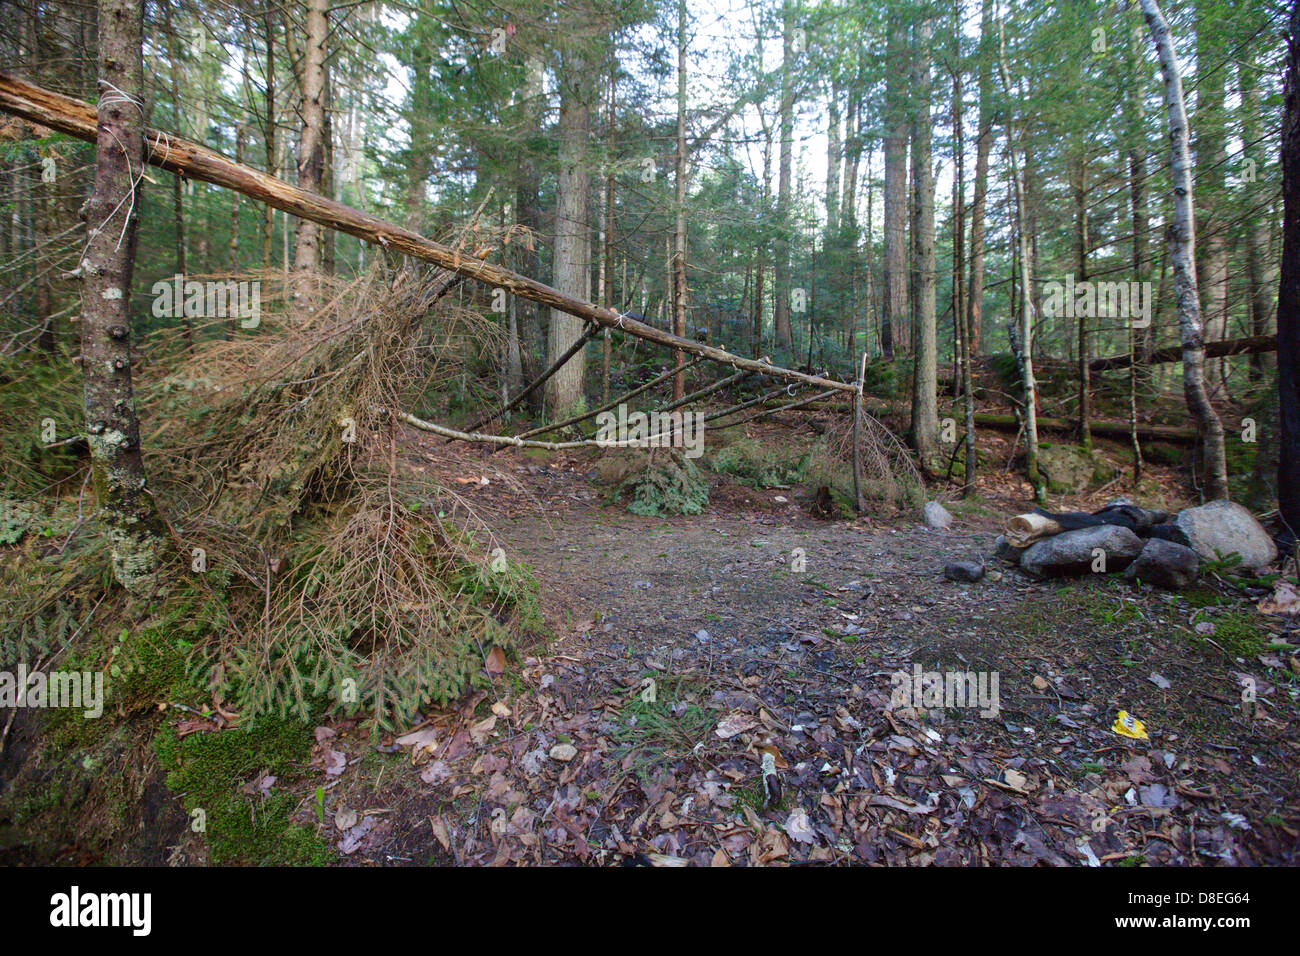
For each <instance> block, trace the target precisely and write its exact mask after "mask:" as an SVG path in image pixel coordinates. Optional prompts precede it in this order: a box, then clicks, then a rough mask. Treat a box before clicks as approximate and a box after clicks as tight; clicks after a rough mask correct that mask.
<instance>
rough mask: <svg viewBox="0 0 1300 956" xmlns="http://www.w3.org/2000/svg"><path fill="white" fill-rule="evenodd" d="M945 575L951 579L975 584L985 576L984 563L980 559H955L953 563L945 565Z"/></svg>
mask: <svg viewBox="0 0 1300 956" xmlns="http://www.w3.org/2000/svg"><path fill="white" fill-rule="evenodd" d="M943 576H944V577H945V578H947V579H948V580H949V581H960V582H962V583H965V584H974V583H975V582H976V581H978V580H979V579H980V578H982V577H984V565H982V564H980V562H978V561H954V562H953V563H952V564H947V565H944V568H943Z"/></svg>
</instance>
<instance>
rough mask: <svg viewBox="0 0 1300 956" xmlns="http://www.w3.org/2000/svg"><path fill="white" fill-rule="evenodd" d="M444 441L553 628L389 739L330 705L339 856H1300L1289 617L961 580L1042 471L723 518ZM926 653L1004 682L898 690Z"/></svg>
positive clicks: (360, 859) (894, 859)
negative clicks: (824, 510) (966, 501)
mask: <svg viewBox="0 0 1300 956" xmlns="http://www.w3.org/2000/svg"><path fill="white" fill-rule="evenodd" d="M777 433H778V437H777V438H775V439H774V440H778V441H784V440H785V438H784V437H781V436H780V434H779V429H778V430H777ZM447 449H448V446H446V445H445V444H444V443H442V442H441V441H438V440H435V439H432V438H430V437H429V436H423V435H416V434H414V433H412V434H411V435H410V436H409V443H408V445H407V448H406V453H405V455H404V458H405V460H406V462H407V465H408V466H409V467H411V468H412V469H414V471H415V472H416V473H419V474H428V475H429V477H431V478H437V479H439V480H441V481H443V482H446V483H449V484H450V486H451V487H453V488H458V489H459V490H460V494H461V495H462V496H463V497H464V498H465V500H466V501H467V502H469V503H470V504H471V505H472V506H473V507H474V509H475V511H476V512H477V513H478V514H479V516H480V517H482V518H483V519H484V520H486V521H487V522H488V524H489V525H491V526H492V527H493V529H494V530H495V532H496V533H497V535H498V537H499V538H500V543H501V545H502V547H504V548H505V549H506V551H507V554H508V555H509V557H510V558H511V559H514V560H518V559H520V558H522V559H523V560H525V561H527V562H528V564H529V565H530V567H531V568H532V570H533V572H534V574H535V575H536V577H537V579H538V580H539V582H540V584H541V586H542V596H543V600H544V603H545V607H546V609H547V612H548V617H549V623H550V626H551V629H552V637H551V639H550V640H548V641H546V642H544V643H541V644H538V645H536V646H534V647H532V648H526V649H524V650H523V651H522V652H521V653H520V655H519V660H518V662H517V663H511V664H507V665H505V666H504V667H498V666H491V665H490V666H491V670H492V672H493V683H492V687H491V689H490V691H484V692H480V693H477V694H475V695H474V696H473V697H472V698H471V699H469V700H468V701H466V702H465V704H464V705H463V706H462V707H461V708H460V709H459V710H458V711H456V712H450V713H441V714H436V715H432V716H431V717H430V719H429V720H428V721H426V722H425V723H424V724H422V725H420V726H418V727H415V728H411V733H410V734H407V735H405V736H404V737H402V738H401V739H399V740H396V741H388V742H386V744H385V745H381V746H380V747H379V748H378V752H376V748H374V747H373V746H372V745H371V743H370V741H369V738H368V736H367V735H366V734H365V733H364V732H363V731H362V730H361V729H360V728H358V727H357V726H355V725H354V724H352V723H351V722H348V721H343V722H336V723H330V724H329V725H327V726H323V727H321V728H318V729H317V732H316V737H317V741H318V743H317V748H316V749H317V762H318V763H319V764H320V765H321V766H322V767H325V766H331V767H332V768H333V771H332V773H330V774H329V775H328V776H327V775H325V773H324V771H322V772H321V775H320V776H321V781H320V782H321V783H322V784H323V785H324V787H325V791H324V792H325V800H324V805H323V807H321V808H316V809H315V811H314V812H313V808H311V807H309V806H307V805H306V804H307V803H308V801H307V800H306V799H305V800H304V808H303V809H302V810H300V814H299V818H300V819H301V820H302V821H303V822H309V821H310V822H312V823H317V821H318V820H320V819H323V820H324V823H323V824H320V823H318V824H317V825H319V826H321V829H322V831H323V832H325V833H326V834H327V838H328V839H329V840H331V841H332V842H334V843H335V844H336V846H337V847H338V850H339V853H340V856H339V859H340V861H341V862H342V863H344V864H345V865H393V864H403V863H406V864H426V863H450V862H457V863H462V864H498V865H500V864H538V863H540V864H566V863H587V864H606V865H608V864H620V863H621V864H652V865H688V864H703V865H708V864H713V865H754V864H773V863H778V864H779V863H792V864H793V863H814V862H816V863H878V864H884V863H888V864H939V865H969V864H985V863H1015V864H1034V863H1050V864H1075V865H1092V866H1096V865H1141V864H1150V865H1162V864H1184V865H1213V864H1245V863H1274V864H1277V863H1291V864H1294V863H1296V862H1297V849H1296V848H1297V844H1298V843H1300V759H1298V758H1300V753H1298V752H1297V751H1298V750H1300V743H1298V741H1297V734H1296V728H1297V726H1298V723H1297V717H1298V716H1300V715H1298V712H1297V703H1296V699H1295V695H1294V693H1293V692H1292V689H1293V688H1294V686H1295V680H1296V675H1295V674H1294V673H1292V672H1290V668H1291V667H1294V664H1293V663H1291V661H1290V660H1289V657H1290V656H1291V655H1294V653H1295V650H1296V646H1295V645H1296V638H1295V636H1294V635H1291V634H1290V632H1287V631H1283V630H1282V628H1281V625H1279V624H1277V623H1275V622H1273V621H1272V619H1269V618H1266V617H1264V616H1263V615H1261V614H1260V613H1259V612H1258V611H1257V610H1256V609H1255V608H1254V606H1253V604H1251V603H1250V602H1249V601H1245V600H1242V599H1240V598H1232V597H1230V596H1225V593H1224V592H1223V591H1216V590H1211V589H1208V588H1207V589H1203V590H1200V591H1196V592H1191V593H1187V594H1177V595H1176V594H1170V593H1166V592H1159V591H1154V590H1152V589H1149V588H1142V587H1133V586H1130V585H1128V584H1125V583H1124V582H1123V581H1122V580H1120V579H1118V578H1117V577H1114V576H1109V577H1108V576H1104V575H1090V576H1088V579H1087V580H1071V581H1061V580H1057V581H1049V582H1036V581H1031V580H1030V579H1028V578H1026V577H1024V576H1022V575H1021V574H1020V573H1019V572H1017V571H1013V570H1012V569H1010V568H1003V567H998V566H997V565H996V564H994V563H990V565H989V567H990V570H991V571H995V573H993V574H990V575H989V576H988V577H986V578H985V579H984V580H983V581H981V582H980V583H978V584H956V583H952V582H949V581H946V580H944V578H943V576H942V574H941V570H942V568H943V566H944V564H946V563H948V562H950V561H953V560H958V559H972V558H975V559H977V558H981V557H986V556H987V555H989V554H990V553H991V551H992V541H993V537H994V535H995V534H996V533H997V530H998V528H999V527H1000V524H1001V522H1002V520H1003V518H1004V516H1005V515H1006V514H1008V513H1014V512H1015V511H1020V510H1025V509H1026V508H1027V507H1028V504H1029V503H1028V498H1027V494H1026V493H1027V490H1028V489H1027V487H1025V486H1023V485H1021V484H1020V483H1019V482H1017V481H1014V480H1008V481H1000V482H999V481H997V480H991V481H990V483H989V485H988V487H987V488H982V492H984V493H983V494H982V496H981V498H980V499H977V502H978V503H977V504H972V505H968V506H963V504H962V502H961V501H960V500H958V501H956V502H955V503H950V505H949V507H950V510H952V511H953V512H954V513H955V514H956V516H957V520H956V522H955V524H954V528H953V529H952V530H950V531H947V532H943V531H935V530H931V529H928V528H926V527H925V526H923V525H921V524H920V523H919V522H918V521H917V520H916V519H915V518H914V517H904V518H896V517H885V516H881V517H880V518H879V519H875V518H871V517H863V518H859V519H857V520H855V521H834V522H831V521H821V520H816V519H813V518H811V517H809V516H808V512H807V510H806V508H804V507H802V506H801V505H800V504H799V503H798V501H797V500H796V493H795V491H794V490H790V489H779V488H778V489H765V490H754V489H750V488H747V487H742V486H738V485H734V484H730V483H727V482H725V481H722V480H721V479H717V481H718V484H717V485H716V486H715V487H714V488H713V491H712V493H711V496H710V501H709V505H708V507H707V508H706V510H705V513H704V515H702V516H698V517H677V518H642V517H637V516H635V515H631V514H629V513H627V512H626V510H624V508H623V506H622V505H620V504H618V503H617V502H611V501H608V500H607V497H606V495H607V488H605V487H603V486H601V485H600V484H598V482H597V481H596V478H595V473H594V471H593V469H594V465H593V464H592V460H591V459H590V458H589V457H587V456H585V455H568V456H563V455H560V456H556V455H538V454H536V453H528V454H527V455H525V454H524V453H521V452H519V451H516V450H510V451H507V452H504V453H500V454H498V455H494V456H490V457H489V456H486V455H485V454H482V453H480V452H477V451H474V452H463V451H462V452H457V453H455V456H454V457H451V458H448V451H447ZM480 476H481V477H484V478H487V479H488V483H487V484H481V483H476V480H477V479H478V478H479V477H480ZM1103 491H1104V490H1103ZM1118 492H1119V489H1111V490H1110V491H1109V493H1107V494H1105V495H1104V497H1110V496H1112V495H1113V494H1117V493H1118ZM1100 493H1101V492H1099V494H1100ZM1098 503H1099V502H1098V501H1089V500H1088V499H1085V498H1078V499H1072V500H1071V501H1070V502H1058V503H1057V504H1068V506H1070V507H1077V508H1083V507H1089V506H1095V505H1096V504H1098ZM800 549H801V550H800ZM800 559H802V560H800ZM801 569H802V570H801ZM1279 640H1281V641H1286V640H1289V641H1290V646H1289V649H1288V647H1287V646H1285V645H1279V644H1277V643H1276V642H1278V641H1279ZM918 669H919V670H920V671H921V672H925V673H929V672H941V673H943V672H961V673H963V674H965V673H968V672H974V673H975V674H976V675H983V677H984V679H985V680H987V681H991V679H992V677H993V675H996V677H997V681H998V683H997V685H996V695H995V697H994V698H993V699H994V700H995V701H996V704H997V706H996V707H987V706H986V707H980V706H966V707H962V706H950V707H943V706H927V704H930V705H932V704H933V703H934V701H926V700H919V701H911V702H910V703H911V704H912V705H913V706H908V705H900V702H899V701H898V700H897V699H895V700H894V701H893V702H892V704H891V694H893V693H895V687H896V685H897V684H899V683H900V681H897V680H895V677H894V675H896V674H900V673H902V674H906V675H907V679H908V685H909V686H911V684H912V678H913V676H914V675H915V674H916V673H917V670H918ZM1248 680H1253V681H1254V685H1253V686H1254V688H1255V690H1256V694H1257V697H1258V704H1257V705H1256V706H1255V707H1254V708H1253V713H1252V708H1251V707H1250V705H1249V704H1246V703H1244V702H1243V687H1244V686H1247V683H1246V682H1247V681H1248ZM985 687H986V689H987V690H989V691H993V690H994V686H993V685H992V684H986V685H985ZM985 702H986V703H988V698H986V701H985ZM1121 709H1122V710H1126V711H1128V712H1129V713H1130V714H1132V715H1134V716H1135V717H1137V718H1139V719H1140V720H1142V721H1143V722H1144V723H1145V726H1146V729H1147V731H1148V732H1149V734H1150V739H1149V740H1133V739H1129V738H1127V737H1125V736H1121V735H1120V734H1118V733H1116V732H1115V731H1114V730H1113V729H1112V724H1113V722H1114V721H1115V719H1116V714H1117V711H1119V710H1121ZM994 710H996V713H993V712H992V711H994ZM765 753H766V754H770V755H771V757H772V760H771V761H770V768H769V769H775V771H776V777H777V778H779V790H780V792H779V794H778V793H773V794H771V795H770V798H769V795H768V794H765V790H764V773H763V760H764V754H765ZM340 757H342V758H344V759H345V760H346V763H342V762H341V761H340ZM340 767H341V768H342V769H341V770H340ZM769 779H770V778H769Z"/></svg>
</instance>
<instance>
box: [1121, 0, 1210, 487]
mask: <svg viewBox="0 0 1300 956" xmlns="http://www.w3.org/2000/svg"><path fill="white" fill-rule="evenodd" d="M1141 4H1142V15H1143V16H1144V17H1146V21H1147V27H1148V28H1149V29H1150V31H1151V39H1152V42H1153V43H1154V44H1155V48H1156V55H1157V56H1158V57H1159V60H1160V74H1161V77H1162V79H1163V82H1164V91H1165V112H1166V113H1167V114H1168V119H1169V173H1170V178H1171V180H1172V181H1173V192H1174V215H1173V222H1172V223H1171V224H1170V230H1169V261H1170V263H1171V265H1172V267H1173V273H1174V297H1175V300H1176V301H1177V304H1178V328H1179V333H1180V336H1181V338H1182V344H1183V395H1184V397H1185V398H1186V400H1187V408H1188V410H1189V411H1190V412H1191V414H1192V419H1193V420H1194V421H1195V422H1196V428H1197V431H1198V432H1199V435H1200V445H1201V454H1202V461H1203V464H1204V469H1205V497H1206V498H1208V499H1211V500H1213V499H1217V498H1227V497H1228V469H1227V461H1226V456H1225V454H1224V446H1223V423H1222V422H1221V421H1220V420H1219V416H1218V413H1217V412H1215V410H1214V406H1213V405H1211V404H1210V398H1209V395H1208V393H1207V392H1206V389H1205V340H1204V338H1203V330H1202V326H1201V304H1200V300H1199V298H1198V295H1197V287H1196V221H1195V215H1194V213H1193V196H1192V161H1191V156H1190V152H1189V150H1188V130H1187V107H1186V104H1185V103H1184V100H1183V79H1182V74H1181V72H1180V71H1179V68H1178V57H1177V54H1176V53H1175V51H1174V41H1173V37H1172V35H1171V34H1170V32H1169V23H1168V22H1167V21H1166V20H1165V15H1164V14H1163V13H1162V12H1161V11H1160V7H1159V5H1158V4H1157V3H1156V0H1141Z"/></svg>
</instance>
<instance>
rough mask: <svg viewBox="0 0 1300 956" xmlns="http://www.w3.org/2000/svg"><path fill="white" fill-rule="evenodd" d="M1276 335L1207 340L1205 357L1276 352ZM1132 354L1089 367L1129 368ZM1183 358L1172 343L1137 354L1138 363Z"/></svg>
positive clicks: (1096, 361)
mask: <svg viewBox="0 0 1300 956" xmlns="http://www.w3.org/2000/svg"><path fill="white" fill-rule="evenodd" d="M1276 351H1277V336H1276V335H1253V336H1250V337H1249V338H1244V339H1224V340H1223V341H1222V342H1206V343H1205V357H1206V358H1219V357H1221V356H1224V355H1249V354H1252V353H1254V352H1276ZM1133 358H1134V357H1133V356H1132V355H1127V354H1126V355H1112V356H1111V357H1110V358H1099V359H1093V360H1092V361H1091V362H1089V363H1088V369H1089V370H1090V371H1093V372H1109V371H1113V370H1114V369H1121V368H1128V367H1129V366H1130V365H1132V364H1133ZM1182 360H1183V347H1182V346H1181V345H1171V346H1169V347H1167V348H1163V349H1154V350H1153V351H1150V352H1146V353H1142V352H1139V353H1138V354H1137V364H1138V365H1167V364H1169V363H1170V362H1181V361H1182Z"/></svg>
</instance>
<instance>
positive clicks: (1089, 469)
mask: <svg viewBox="0 0 1300 956" xmlns="http://www.w3.org/2000/svg"><path fill="white" fill-rule="evenodd" d="M1038 470H1039V472H1040V473H1041V474H1042V475H1043V477H1044V478H1045V479H1046V481H1047V487H1048V488H1049V489H1050V490H1051V491H1053V492H1055V493H1057V494H1078V493H1079V492H1081V491H1083V490H1084V489H1085V488H1087V487H1088V486H1089V485H1091V484H1093V483H1094V479H1096V478H1097V477H1099V475H1098V473H1099V472H1100V471H1102V470H1103V466H1101V465H1100V463H1099V462H1098V460H1097V459H1096V458H1094V457H1093V455H1092V453H1091V452H1089V451H1087V450H1086V449H1084V448H1076V447H1074V446H1073V445H1041V446H1039V449H1038Z"/></svg>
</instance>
